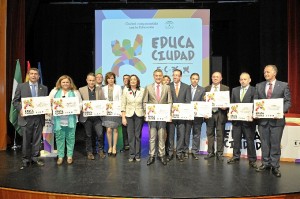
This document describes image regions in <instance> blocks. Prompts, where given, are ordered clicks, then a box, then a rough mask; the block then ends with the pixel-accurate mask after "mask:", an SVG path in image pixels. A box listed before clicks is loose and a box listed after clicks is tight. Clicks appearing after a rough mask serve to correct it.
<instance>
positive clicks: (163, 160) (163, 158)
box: [160, 156, 167, 165]
mask: <svg viewBox="0 0 300 199" xmlns="http://www.w3.org/2000/svg"><path fill="white" fill-rule="evenodd" d="M160 161H161V163H162V164H163V165H167V160H166V157H165V156H162V157H160Z"/></svg>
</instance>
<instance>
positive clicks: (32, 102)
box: [21, 96, 52, 116]
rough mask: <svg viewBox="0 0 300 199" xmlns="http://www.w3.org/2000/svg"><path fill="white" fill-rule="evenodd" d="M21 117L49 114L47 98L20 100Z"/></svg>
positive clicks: (49, 104)
mask: <svg viewBox="0 0 300 199" xmlns="http://www.w3.org/2000/svg"><path fill="white" fill-rule="evenodd" d="M21 103H22V111H23V116H30V115H42V114H46V113H51V112H52V109H51V102H50V98H49V96H43V97H26V98H21Z"/></svg>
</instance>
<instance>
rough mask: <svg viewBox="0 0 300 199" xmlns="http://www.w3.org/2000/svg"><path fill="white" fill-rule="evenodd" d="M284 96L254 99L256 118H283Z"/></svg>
mask: <svg viewBox="0 0 300 199" xmlns="http://www.w3.org/2000/svg"><path fill="white" fill-rule="evenodd" d="M283 115H284V114H283V98H277V99H259V100H254V110H253V117H254V118H283Z"/></svg>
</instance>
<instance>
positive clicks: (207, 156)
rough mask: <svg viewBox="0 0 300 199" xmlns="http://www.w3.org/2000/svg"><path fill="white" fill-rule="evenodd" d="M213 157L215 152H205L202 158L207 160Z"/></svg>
mask: <svg viewBox="0 0 300 199" xmlns="http://www.w3.org/2000/svg"><path fill="white" fill-rule="evenodd" d="M213 157H215V154H214V153H209V154H207V155H206V156H205V157H204V160H208V159H210V158H213Z"/></svg>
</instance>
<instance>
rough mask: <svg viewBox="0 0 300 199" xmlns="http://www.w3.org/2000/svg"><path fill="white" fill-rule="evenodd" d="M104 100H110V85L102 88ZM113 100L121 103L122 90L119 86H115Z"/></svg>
mask: <svg viewBox="0 0 300 199" xmlns="http://www.w3.org/2000/svg"><path fill="white" fill-rule="evenodd" d="M102 90H103V93H104V98H105V99H106V100H108V85H106V86H104V87H102ZM113 100H114V101H120V102H121V100H122V89H121V86H119V85H116V84H115V85H114V91H113Z"/></svg>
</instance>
